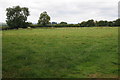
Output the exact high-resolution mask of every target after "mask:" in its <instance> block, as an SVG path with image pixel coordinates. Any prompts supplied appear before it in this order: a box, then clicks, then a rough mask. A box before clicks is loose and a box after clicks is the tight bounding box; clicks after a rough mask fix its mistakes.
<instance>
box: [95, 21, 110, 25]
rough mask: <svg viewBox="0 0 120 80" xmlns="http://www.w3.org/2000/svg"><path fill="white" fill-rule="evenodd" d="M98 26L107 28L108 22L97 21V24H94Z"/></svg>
mask: <svg viewBox="0 0 120 80" xmlns="http://www.w3.org/2000/svg"><path fill="white" fill-rule="evenodd" d="M96 24H97V25H98V26H108V21H103V20H101V21H97V23H96Z"/></svg>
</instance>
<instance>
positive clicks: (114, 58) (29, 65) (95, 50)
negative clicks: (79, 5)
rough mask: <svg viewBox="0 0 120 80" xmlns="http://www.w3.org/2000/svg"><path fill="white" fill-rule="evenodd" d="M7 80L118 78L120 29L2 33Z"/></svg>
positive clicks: (4, 67)
mask: <svg viewBox="0 0 120 80" xmlns="http://www.w3.org/2000/svg"><path fill="white" fill-rule="evenodd" d="M2 58H3V62H2V64H3V69H2V70H3V72H2V74H3V75H2V76H3V78H116V77H118V65H119V64H118V27H81V28H77V27H76V28H37V29H19V30H5V31H2Z"/></svg>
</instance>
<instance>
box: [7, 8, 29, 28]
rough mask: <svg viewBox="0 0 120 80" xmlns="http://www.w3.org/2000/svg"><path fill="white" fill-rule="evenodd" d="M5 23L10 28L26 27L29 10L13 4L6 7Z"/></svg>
mask: <svg viewBox="0 0 120 80" xmlns="http://www.w3.org/2000/svg"><path fill="white" fill-rule="evenodd" d="M6 11H7V13H6V16H7V20H6V22H7V24H8V26H9V27H11V28H20V27H22V28H24V27H27V25H28V24H27V22H26V21H27V17H28V16H29V15H30V14H29V10H28V8H26V7H22V8H21V7H20V6H13V8H10V7H9V8H7V9H6Z"/></svg>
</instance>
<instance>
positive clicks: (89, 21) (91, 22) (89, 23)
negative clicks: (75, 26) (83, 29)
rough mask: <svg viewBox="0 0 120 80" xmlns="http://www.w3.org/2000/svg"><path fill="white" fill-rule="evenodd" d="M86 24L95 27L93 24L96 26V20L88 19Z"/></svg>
mask: <svg viewBox="0 0 120 80" xmlns="http://www.w3.org/2000/svg"><path fill="white" fill-rule="evenodd" d="M86 24H87V27H93V26H95V22H94V20H93V19H91V20H88V21H87V22H86Z"/></svg>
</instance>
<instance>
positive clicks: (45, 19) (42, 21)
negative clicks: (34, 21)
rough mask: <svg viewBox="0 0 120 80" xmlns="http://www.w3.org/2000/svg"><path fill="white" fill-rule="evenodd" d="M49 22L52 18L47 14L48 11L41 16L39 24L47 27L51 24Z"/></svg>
mask: <svg viewBox="0 0 120 80" xmlns="http://www.w3.org/2000/svg"><path fill="white" fill-rule="evenodd" d="M49 21H50V16H49V15H48V14H47V12H46V11H44V12H43V13H41V14H40V17H39V20H38V24H40V25H43V26H45V25H47V24H50V22H49Z"/></svg>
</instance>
